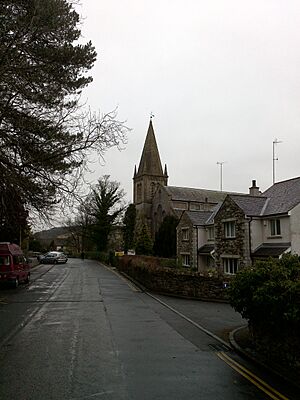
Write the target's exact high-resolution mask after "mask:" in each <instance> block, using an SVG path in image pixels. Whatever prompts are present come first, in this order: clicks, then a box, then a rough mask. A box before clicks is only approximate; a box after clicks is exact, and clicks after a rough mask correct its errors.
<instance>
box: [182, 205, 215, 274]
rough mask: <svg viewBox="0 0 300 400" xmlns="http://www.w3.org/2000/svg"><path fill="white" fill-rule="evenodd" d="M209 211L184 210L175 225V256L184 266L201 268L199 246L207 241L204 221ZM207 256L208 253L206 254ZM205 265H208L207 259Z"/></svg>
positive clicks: (208, 215) (209, 213)
mask: <svg viewBox="0 0 300 400" xmlns="http://www.w3.org/2000/svg"><path fill="white" fill-rule="evenodd" d="M211 215H212V212H211V211H184V212H183V214H182V216H181V218H180V220H179V223H178V225H177V235H176V236H177V243H176V244H177V246H176V247H177V258H178V259H181V262H182V265H183V266H184V267H190V266H192V267H193V268H196V269H197V270H201V267H200V265H199V259H198V249H199V247H200V246H201V245H202V244H203V243H206V242H207V241H208V237H207V229H206V221H207V220H208V219H209V217H210V216H211ZM208 256H209V255H208ZM205 261H207V263H206V264H205V266H207V265H208V260H205Z"/></svg>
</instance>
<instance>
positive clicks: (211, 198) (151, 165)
mask: <svg viewBox="0 0 300 400" xmlns="http://www.w3.org/2000/svg"><path fill="white" fill-rule="evenodd" d="M227 194H228V193H227V192H221V191H215V190H206V189H194V188H186V187H177V186H168V172H167V166H166V164H165V166H164V168H163V167H162V163H161V159H160V155H159V151H158V147H157V143H156V138H155V134H154V129H153V124H152V120H151V119H150V123H149V127H148V132H147V135H146V140H145V143H144V148H143V151H142V155H141V159H140V163H139V166H138V169H136V167H135V169H134V176H133V202H134V204H135V206H136V210H137V212H138V214H139V215H143V216H144V217H145V219H146V221H147V223H148V225H149V227H150V229H151V232H152V235H153V236H154V235H155V232H157V231H158V229H159V227H160V224H161V223H162V221H163V219H164V217H165V216H167V215H174V216H176V217H178V218H180V217H181V215H182V214H183V212H184V211H185V210H191V211H200V210H201V211H210V210H212V209H213V208H214V207H215V206H216V205H217V204H218V203H220V202H221V201H223V200H224V199H225V197H226V195H227Z"/></svg>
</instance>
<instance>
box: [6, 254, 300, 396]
mask: <svg viewBox="0 0 300 400" xmlns="http://www.w3.org/2000/svg"><path fill="white" fill-rule="evenodd" d="M32 278H33V281H32V283H31V284H30V285H26V286H23V287H20V288H18V289H17V290H7V289H1V290H0V318H1V319H0V321H1V322H0V399H5V400H23V399H24V400H48V399H58V400H60V399H61V400H65V399H67V400H71V399H72V400H73V399H74V400H75V399H128V400H129V399H133V400H135V399H139V400H148V399H149V400H150V399H151V400H159V399H166V400H168V399H170V400H173V399H174V400H175V399H178V400H179V399H180V400H182V399H185V398H189V399H191V400H193V399H197V400H199V399H208V400H209V399H214V400H215V399H222V400H224V399H230V400H231V399H233V400H235V399H236V400H240V399H242V400H243V399H268V398H273V399H285V398H290V399H292V398H295V399H296V398H297V394H295V392H294V391H292V390H290V388H287V387H284V386H282V384H281V383H278V382H270V379H271V378H270V377H267V376H261V375H260V377H262V378H263V379H264V380H265V379H268V380H269V384H270V389H268V390H266V387H265V390H262V389H261V388H260V387H259V384H257V383H258V382H259V381H257V380H256V379H254V377H257V374H258V373H260V372H258V371H257V370H256V369H255V368H253V367H252V366H251V365H248V364H247V365H245V363H244V362H243V361H242V360H240V359H239V357H238V356H236V355H235V354H234V353H233V352H232V351H230V350H229V349H228V348H227V347H226V346H224V345H223V344H222V342H219V341H218V340H216V339H214V337H213V336H209V335H207V334H206V333H204V332H203V331H201V330H200V329H198V328H197V324H200V325H201V326H204V325H205V327H206V328H207V329H209V330H210V331H211V332H212V333H213V334H215V335H218V336H220V337H221V338H222V340H226V334H224V325H223V323H222V318H224V321H225V322H226V324H225V325H226V326H227V327H228V326H231V325H232V328H234V327H235V326H238V325H239V324H240V323H243V321H242V320H241V319H240V317H239V315H238V314H235V313H233V312H232V310H231V309H230V307H229V306H228V305H224V304H212V303H203V302H196V301H186V300H180V299H174V298H168V297H163V296H157V298H158V299H159V300H161V301H163V302H165V303H167V304H168V305H169V306H170V307H172V308H174V309H176V310H178V311H179V313H181V314H184V315H186V316H187V318H190V319H191V320H193V321H195V323H196V324H195V325H193V324H191V323H190V322H189V321H187V320H186V319H184V318H182V317H181V316H180V315H179V314H176V313H175V312H173V311H172V310H171V309H170V308H166V307H165V306H164V305H163V304H162V303H159V302H158V301H157V300H156V299H155V298H153V297H151V296H149V295H147V294H145V293H142V292H140V291H138V289H137V288H135V287H134V286H133V285H131V284H130V283H128V282H127V281H126V280H125V279H124V278H123V277H120V276H119V275H118V274H117V273H116V272H115V271H112V270H109V269H108V268H106V267H104V266H102V265H100V264H99V263H97V262H93V261H89V260H85V261H81V260H77V259H70V260H69V261H68V263H67V264H64V265H56V266H50V265H43V266H39V267H37V268H35V269H34V270H33V273H32ZM225 322H224V323H225ZM235 363H236V364H235ZM241 363H243V365H244V366H245V367H247V370H248V368H252V371H254V372H253V374H254V377H253V381H254V383H251V380H250V381H249V379H246V378H245V376H244V375H243V374H242V373H241V372H243V370H242V369H240V368H237V365H238V366H240V365H241ZM234 367H236V368H234ZM255 382H256V383H255ZM260 385H262V386H263V387H264V385H263V384H260ZM273 388H275V389H278V390H280V392H281V393H282V394H283V395H280V393H279V392H273V391H272V390H273ZM268 391H269V393H268Z"/></svg>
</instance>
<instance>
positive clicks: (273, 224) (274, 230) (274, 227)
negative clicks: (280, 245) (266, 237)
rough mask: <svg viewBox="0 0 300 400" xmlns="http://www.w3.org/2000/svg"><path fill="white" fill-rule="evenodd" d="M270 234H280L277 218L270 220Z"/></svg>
mask: <svg viewBox="0 0 300 400" xmlns="http://www.w3.org/2000/svg"><path fill="white" fill-rule="evenodd" d="M270 236H281V224H280V219H279V218H274V219H271V220H270Z"/></svg>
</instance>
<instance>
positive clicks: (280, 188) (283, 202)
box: [263, 177, 300, 215]
mask: <svg viewBox="0 0 300 400" xmlns="http://www.w3.org/2000/svg"><path fill="white" fill-rule="evenodd" d="M263 196H265V197H269V198H270V201H269V203H268V204H267V207H266V209H265V212H264V215H273V214H283V213H287V212H288V211H290V210H291V209H292V208H294V207H295V206H296V205H297V204H299V203H300V177H297V178H293V179H288V180H286V181H282V182H277V183H275V184H274V185H272V186H271V187H270V188H269V189H267V190H266V191H265V192H263Z"/></svg>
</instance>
